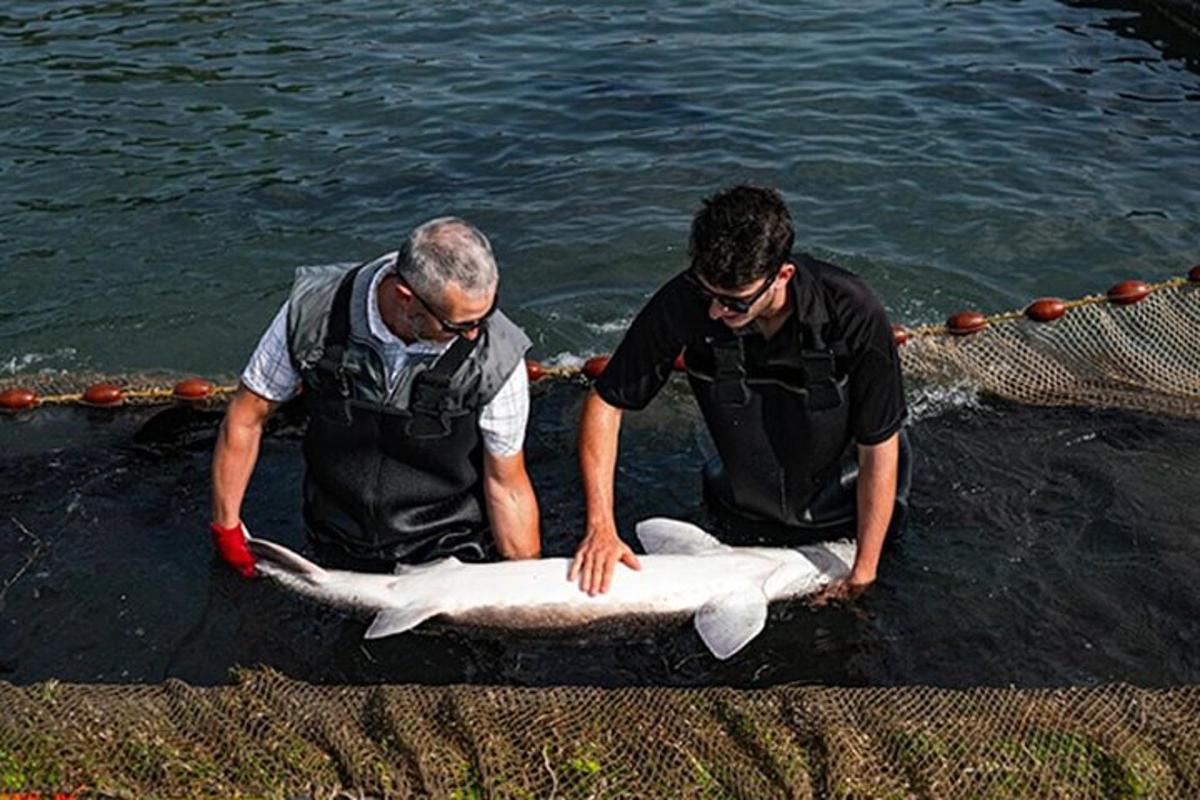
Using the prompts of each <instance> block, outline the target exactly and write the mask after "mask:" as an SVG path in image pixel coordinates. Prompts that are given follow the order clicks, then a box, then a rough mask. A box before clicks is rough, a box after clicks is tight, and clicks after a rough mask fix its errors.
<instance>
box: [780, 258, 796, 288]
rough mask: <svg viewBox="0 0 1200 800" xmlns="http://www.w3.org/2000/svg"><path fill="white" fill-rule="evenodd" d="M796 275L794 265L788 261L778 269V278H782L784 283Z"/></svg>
mask: <svg viewBox="0 0 1200 800" xmlns="http://www.w3.org/2000/svg"><path fill="white" fill-rule="evenodd" d="M795 274H796V265H795V264H793V263H792V262H790V261H786V262H784V265H783V266H782V267H780V268H779V277H780V278H783V280H784V282H785V283H786V282H787V281H790V280H791V279H792V276H793V275H795Z"/></svg>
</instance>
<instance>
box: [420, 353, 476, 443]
mask: <svg viewBox="0 0 1200 800" xmlns="http://www.w3.org/2000/svg"><path fill="white" fill-rule="evenodd" d="M478 341H479V339H478V337H476V338H475V339H468V338H467V337H465V336H459V337H458V338H457V339H455V340H454V344H452V345H450V348H449V349H448V350H446V352H444V353H442V355H441V356H440V357H439V358H438V360H437V361H435V362H434V364H433V366H432V367H430V368H429V369H427V370H425V371H424V372H422V373H421V374H420V375H417V376H416V377H415V378H414V379H413V387H412V397H411V399H410V400H409V403H408V409H409V413H410V414H411V417H410V418H409V420H408V431H407V432H408V435H409V436H412V437H414V438H417V439H434V438H438V437H441V436H446V435H448V434H449V433H450V420H449V418H448V411H449V410H448V409H447V408H446V402H447V399H448V393H447V390H448V389H449V388H450V382H451V381H452V380H453V379H454V374H455V373H456V372H458V369H459V367H461V366H462V365H463V364H464V363H465V362H466V360H467V359H468V358H469V357H470V355H471V353H472V351H474V349H475V345H476V344H477V343H478Z"/></svg>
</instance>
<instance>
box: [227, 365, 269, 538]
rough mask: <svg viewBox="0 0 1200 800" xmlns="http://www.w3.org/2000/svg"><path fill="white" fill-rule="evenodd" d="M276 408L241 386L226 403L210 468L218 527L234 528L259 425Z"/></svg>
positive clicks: (259, 437)
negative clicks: (227, 406)
mask: <svg viewBox="0 0 1200 800" xmlns="http://www.w3.org/2000/svg"><path fill="white" fill-rule="evenodd" d="M278 406H279V403H276V402H274V401H272V400H267V399H266V398H265V397H260V396H258V395H256V394H255V393H254V392H252V391H250V390H249V389H247V388H246V386H245V384H241V385H239V386H238V390H237V392H236V393H235V394H234V396H233V399H232V400H230V401H229V408H228V409H226V411H225V419H224V420H223V421H222V422H221V430H220V432H219V433H218V434H217V446H216V449H215V450H214V451H213V468H212V470H213V478H212V515H213V516H212V519H213V522H214V523H216V524H217V525H219V526H221V527H222V528H232V527H235V526H236V525H237V524H238V523H239V522H240V521H241V512H242V499H243V498H244V497H245V495H246V487H247V486H248V485H249V484H250V475H251V473H253V472H254V465H255V463H256V462H257V461H258V447H259V443H260V442H261V441H262V432H263V426H264V424H265V423H266V421H267V417H269V416H270V415H271V412H273V411H274V410H275V409H276V408H277V407H278Z"/></svg>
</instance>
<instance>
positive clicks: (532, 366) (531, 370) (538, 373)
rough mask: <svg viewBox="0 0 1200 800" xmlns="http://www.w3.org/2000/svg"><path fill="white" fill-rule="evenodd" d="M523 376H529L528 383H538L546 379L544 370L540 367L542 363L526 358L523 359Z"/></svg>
mask: <svg viewBox="0 0 1200 800" xmlns="http://www.w3.org/2000/svg"><path fill="white" fill-rule="evenodd" d="M525 374H526V375H528V376H529V380H530V382H533V381H540V380H541V379H542V378H544V377H546V368H545V367H543V366H542V362H540V361H535V360H534V359H532V358H527V359H525Z"/></svg>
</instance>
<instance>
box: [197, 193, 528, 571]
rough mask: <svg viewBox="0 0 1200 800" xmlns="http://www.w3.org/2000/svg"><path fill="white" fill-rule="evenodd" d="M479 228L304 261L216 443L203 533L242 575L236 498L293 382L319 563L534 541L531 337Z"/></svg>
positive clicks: (524, 548)
mask: <svg viewBox="0 0 1200 800" xmlns="http://www.w3.org/2000/svg"><path fill="white" fill-rule="evenodd" d="M497 280H498V277H497V269H496V262H495V258H494V256H493V254H492V249H491V245H490V244H489V243H488V240H487V238H486V237H485V236H484V235H483V234H482V233H481V232H480V231H478V230H477V229H475V228H474V227H473V226H471V225H469V224H468V223H466V222H464V221H462V220H460V219H456V218H451V217H446V218H440V219H435V220H431V221H429V222H427V223H425V224H423V225H421V226H419V227H418V228H416V229H415V230H414V231H413V232H412V234H411V235H410V236H409V238H408V241H407V243H406V244H405V246H404V247H403V248H402V249H401V250H400V251H399V252H393V253H388V254H386V255H384V256H381V257H380V258H378V259H376V260H374V261H371V262H369V263H367V264H363V265H361V266H358V267H355V268H353V269H350V270H347V269H346V268H344V267H317V268H303V269H301V270H299V271H298V272H297V274H296V281H295V284H294V285H293V288H292V293H291V295H290V297H289V298H288V300H287V302H286V303H285V304H284V306H283V308H282V309H281V310H280V311H279V314H278V315H277V316H276V317H275V321H274V322H273V323H272V325H271V327H270V328H269V329H268V331H267V332H266V334H265V335H264V336H263V338H262V340H261V341H260V342H259V345H258V348H257V350H255V352H254V355H253V356H252V357H251V359H250V363H249V364H248V365H247V367H246V370H245V372H244V373H243V374H242V383H241V386H240V387H239V388H238V391H237V393H236V394H235V395H234V398H233V400H232V402H231V403H230V405H229V409H228V411H227V412H226V415H225V421H224V423H223V424H222V426H221V432H220V435H219V437H218V439H217V446H216V451H215V453H214V455H213V521H212V526H211V529H212V534H213V538H214V542H215V544H216V548H217V551H218V553H219V554H220V556H221V557H222V558H223V559H224V560H225V561H226V562H228V563H229V564H230V565H231V566H233V567H235V568H236V569H238V570H239V571H241V572H242V573H243V574H245V575H246V576H247V577H249V576H250V575H252V574H253V570H254V559H253V557H252V556H251V555H250V553H249V552H248V551H247V549H246V546H245V537H246V535H247V534H246V530H245V526H244V525H243V524H242V522H241V507H242V502H243V498H244V496H245V493H246V486H247V484H248V483H249V481H250V475H251V473H252V472H253V470H254V464H255V461H256V460H257V457H258V447H259V441H260V439H261V437H262V431H263V424H264V422H265V421H266V419H267V417H268V416H269V415H270V413H271V412H272V411H273V410H274V409H275V408H276V407H278V405H279V404H280V403H282V402H283V401H285V400H288V399H290V398H292V397H295V396H296V395H297V394H299V393H300V392H301V388H303V395H302V397H303V399H304V402H305V404H306V405H307V407H308V411H309V421H308V430H307V432H306V434H305V439H304V458H305V465H306V471H305V478H304V521H305V528H306V532H307V535H308V538H309V541H310V544H311V545H312V546H313V547H314V549H315V550H316V552H317V557H318V560H319V561H322V562H323V563H325V564H327V565H330V566H339V567H345V568H352V569H362V570H371V571H383V572H386V571H390V570H391V568H392V566H393V565H394V564H395V563H396V562H407V563H418V562H423V561H428V560H430V559H433V558H440V557H443V556H448V555H454V556H457V557H458V558H460V559H462V560H468V561H479V560H485V559H488V558H491V557H493V556H494V555H495V554H496V553H497V552H498V554H499V555H500V556H501V557H504V558H536V557H537V556H538V555H539V553H540V549H541V547H540V537H539V531H538V509H537V500H536V498H535V496H534V492H533V487H532V484H531V483H530V481H529V475H528V473H527V472H526V470H525V458H524V438H525V425H526V422H527V419H528V414H529V392H528V383H527V380H528V379H527V377H526V372H525V361H524V356H525V351H526V350H528V348H529V339H528V338H527V337H526V336H525V334H524V333H523V332H522V331H521V330H520V328H518V327H517V326H516V325H514V324H513V323H512V322H510V321H509V320H508V318H507V317H505V316H504V315H503V314H502V313H500V312H499V311H498V310H497V308H496V304H497V295H496V287H497Z"/></svg>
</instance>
